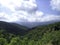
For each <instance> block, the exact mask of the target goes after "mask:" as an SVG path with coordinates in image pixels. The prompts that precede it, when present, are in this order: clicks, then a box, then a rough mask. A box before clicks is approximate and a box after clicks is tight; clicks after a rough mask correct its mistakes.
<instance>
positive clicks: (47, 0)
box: [0, 0, 60, 22]
mask: <svg viewBox="0 0 60 45" xmlns="http://www.w3.org/2000/svg"><path fill="white" fill-rule="evenodd" d="M56 20H57V21H60V0H0V21H6V22H50V21H56Z"/></svg>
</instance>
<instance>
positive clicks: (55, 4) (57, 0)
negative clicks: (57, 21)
mask: <svg viewBox="0 0 60 45" xmlns="http://www.w3.org/2000/svg"><path fill="white" fill-rule="evenodd" d="M50 5H51V6H52V9H53V10H58V11H60V0H51V1H50Z"/></svg>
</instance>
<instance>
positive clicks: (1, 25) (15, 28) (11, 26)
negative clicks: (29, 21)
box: [0, 21, 28, 35]
mask: <svg viewBox="0 0 60 45" xmlns="http://www.w3.org/2000/svg"><path fill="white" fill-rule="evenodd" d="M0 29H4V30H6V31H8V32H10V33H14V34H21V35H22V33H25V32H26V31H27V30H28V28H27V27H24V26H22V25H19V24H15V23H7V22H3V21H0Z"/></svg>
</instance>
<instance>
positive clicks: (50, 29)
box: [0, 22, 60, 45]
mask: <svg viewBox="0 0 60 45" xmlns="http://www.w3.org/2000/svg"><path fill="white" fill-rule="evenodd" d="M7 24H8V25H7ZM6 25H7V27H6ZM21 27H22V28H21ZM23 27H24V26H21V25H17V24H10V23H6V22H4V23H3V22H0V45H60V22H56V23H53V24H49V25H43V26H37V27H34V28H32V29H28V28H26V27H24V28H23ZM16 30H17V31H16ZM16 33H17V34H16Z"/></svg>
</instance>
